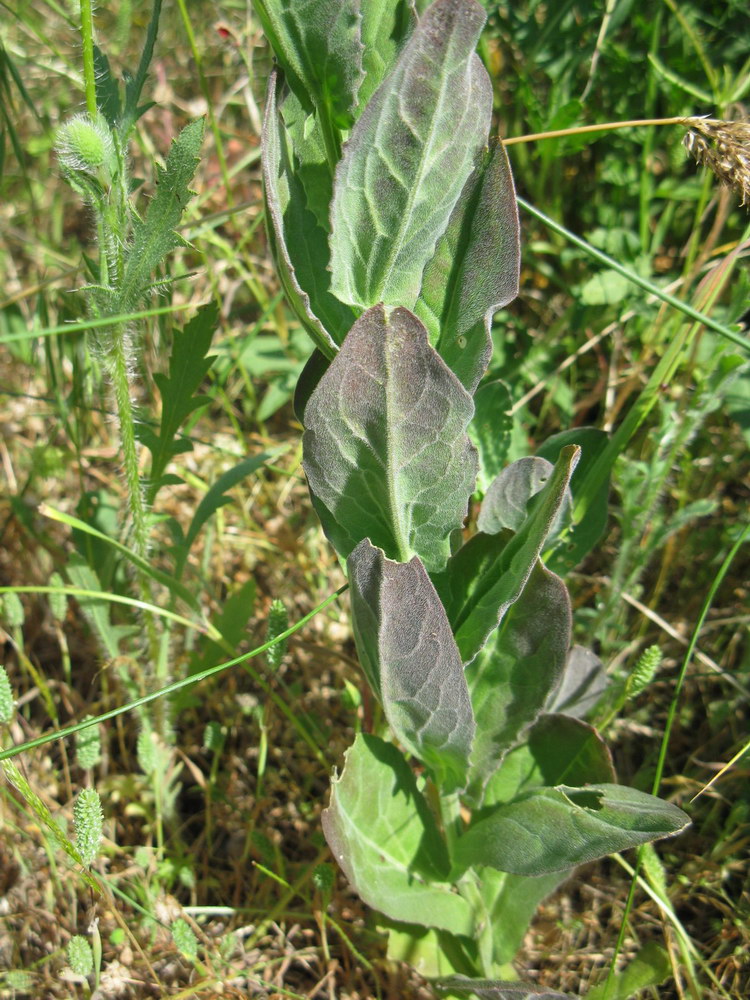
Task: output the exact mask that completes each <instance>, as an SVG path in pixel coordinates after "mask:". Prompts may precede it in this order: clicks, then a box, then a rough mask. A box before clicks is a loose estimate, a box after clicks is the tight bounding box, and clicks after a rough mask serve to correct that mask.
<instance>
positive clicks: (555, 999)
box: [435, 976, 573, 1000]
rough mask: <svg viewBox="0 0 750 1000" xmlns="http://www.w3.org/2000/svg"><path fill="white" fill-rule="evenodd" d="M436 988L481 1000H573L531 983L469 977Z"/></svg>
mask: <svg viewBox="0 0 750 1000" xmlns="http://www.w3.org/2000/svg"><path fill="white" fill-rule="evenodd" d="M435 988H436V989H437V990H439V991H440V992H441V993H472V994H473V995H474V996H477V997H479V1000H573V998H572V997H571V994H570V993H557V992H556V991H555V990H548V989H545V988H544V987H543V986H533V985H531V984H530V983H515V982H505V981H503V980H500V979H469V978H468V977H467V976H451V977H450V978H449V979H444V980H442V982H439V983H435Z"/></svg>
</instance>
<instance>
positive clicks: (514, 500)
mask: <svg viewBox="0 0 750 1000" xmlns="http://www.w3.org/2000/svg"><path fill="white" fill-rule="evenodd" d="M553 468H554V466H553V465H552V463H551V462H548V461H547V459H546V458H536V457H535V456H533V455H530V456H527V457H526V458H519V459H518V460H517V461H516V462H512V463H511V464H510V465H509V466H507V467H506V468H505V469H503V470H502V471H501V472H500V473H498V475H497V476H496V477H495V479H494V480H493V481H492V483H491V484H490V487H489V489H488V490H487V492H486V494H485V496H484V500H483V501H482V509H481V510H480V512H479V518H478V519H477V527H478V528H479V530H480V531H484V532H485V533H486V534H488V535H496V534H497V533H498V532H499V531H502V530H503V528H510V529H511V531H518V530H519V529H520V528H521V526H522V524H523V522H524V521H525V520H526V518H527V517H528V515H529V505H530V503H531V500H532V498H533V497H535V496H536V495H537V493H539V492H540V491H541V490H542V489H543V488H544V486H545V484H546V482H547V480H548V479H549V477H550V476H551V475H552V470H553ZM571 505H572V497H571V494H570V490H569V489H568V490H566V491H565V495H564V498H563V501H562V503H561V504H560V509H559V511H558V512H557V517H556V519H555V523H554V524H553V525H552V528H551V529H550V535H552V536H554V535H555V534H557V532H558V531H559V530H560V527H561V524H562V522H563V521H564V520H565V518H566V516H569V512H570V507H571Z"/></svg>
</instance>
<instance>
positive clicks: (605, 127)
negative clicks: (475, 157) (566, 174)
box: [503, 116, 687, 146]
mask: <svg viewBox="0 0 750 1000" xmlns="http://www.w3.org/2000/svg"><path fill="white" fill-rule="evenodd" d="M686 123H687V119H686V118H685V117H684V116H681V117H679V118H634V119H632V120H631V121H627V122H603V123H602V124H600V125H575V126H573V127H571V128H559V129H555V130H554V131H552V132H533V133H531V134H530V135H514V136H513V137H512V138H510V139H503V145H504V146H517V145H519V144H520V143H522V142H537V141H539V140H540V139H560V138H562V137H563V136H566V135H584V134H585V133H586V132H614V131H615V129H618V128H638V127H639V126H641V125H644V126H645V125H686Z"/></svg>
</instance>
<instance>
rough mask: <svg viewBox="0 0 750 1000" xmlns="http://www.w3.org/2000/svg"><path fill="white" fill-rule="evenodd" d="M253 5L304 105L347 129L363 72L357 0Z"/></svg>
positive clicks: (276, 0) (272, 0)
mask: <svg viewBox="0 0 750 1000" xmlns="http://www.w3.org/2000/svg"><path fill="white" fill-rule="evenodd" d="M254 6H255V10H256V13H257V14H258V17H259V19H260V22H261V24H262V25H263V31H264V32H265V34H266V37H267V38H268V40H269V42H270V43H271V47H272V48H273V50H274V53H275V55H276V58H277V59H278V61H279V63H280V64H281V66H282V67H283V69H284V72H285V73H286V76H287V79H288V81H289V85H290V87H291V88H292V90H293V91H294V93H295V94H296V96H297V99H298V100H299V101H300V103H302V104H303V106H304V107H305V110H306V111H308V112H311V111H313V110H314V109H317V110H318V111H319V113H320V114H323V115H325V117H326V118H327V119H328V120H329V121H330V122H331V123H332V124H333V125H335V126H336V127H337V128H339V129H348V128H349V127H350V125H351V123H352V120H353V112H354V108H355V107H356V105H357V92H358V91H359V87H360V84H361V83H362V80H363V77H364V70H363V68H362V54H363V53H362V40H361V37H360V21H361V14H360V6H361V0H254Z"/></svg>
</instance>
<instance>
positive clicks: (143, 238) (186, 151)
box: [118, 118, 206, 313]
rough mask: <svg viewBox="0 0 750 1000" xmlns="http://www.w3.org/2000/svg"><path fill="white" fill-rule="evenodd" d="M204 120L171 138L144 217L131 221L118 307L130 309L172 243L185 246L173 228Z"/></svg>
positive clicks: (183, 204)
mask: <svg viewBox="0 0 750 1000" xmlns="http://www.w3.org/2000/svg"><path fill="white" fill-rule="evenodd" d="M205 124H206V123H205V120H204V119H203V118H198V119H196V120H195V121H194V122H190V124H189V125H186V126H185V128H184V129H183V130H182V132H180V134H179V135H178V136H177V138H176V139H174V140H173V142H172V147H171V149H170V150H169V155H168V156H167V162H166V165H165V167H164V168H163V169H162V168H161V167H157V171H156V174H157V186H156V192H155V194H154V197H153V198H152V199H151V202H150V203H149V206H148V209H147V211H146V215H145V217H144V218H143V219H136V220H135V221H134V223H133V240H132V245H131V246H130V248H129V250H128V255H127V263H126V265H125V273H124V275H123V279H122V286H121V289H120V296H119V303H118V309H119V311H121V312H124V313H125V312H129V311H130V310H131V309H133V308H135V306H137V305H138V303H139V301H140V299H141V298H142V297H143V296H144V294H145V293H146V291H147V289H148V287H149V282H150V278H151V275H152V274H153V272H154V271H155V270H156V268H157V267H158V266H159V264H161V262H162V261H163V260H164V258H165V257H166V256H167V254H168V253H170V251H172V250H174V249H175V247H182V246H187V244H186V242H185V240H184V239H183V238H182V237H181V236H180V235H179V234H178V233H177V232H176V227H177V226H178V225H179V223H180V219H181V218H182V213H183V212H184V210H185V207H186V205H187V203H188V201H189V200H190V198H191V197H192V194H193V192H192V191H191V190H190V187H189V184H190V182H191V180H192V179H193V174H194V173H195V168H196V167H197V166H198V155H199V153H200V148H201V144H202V142H203V131H204V129H205Z"/></svg>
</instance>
